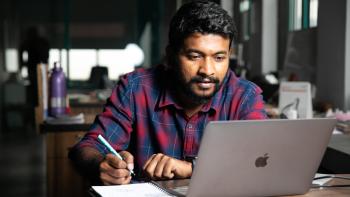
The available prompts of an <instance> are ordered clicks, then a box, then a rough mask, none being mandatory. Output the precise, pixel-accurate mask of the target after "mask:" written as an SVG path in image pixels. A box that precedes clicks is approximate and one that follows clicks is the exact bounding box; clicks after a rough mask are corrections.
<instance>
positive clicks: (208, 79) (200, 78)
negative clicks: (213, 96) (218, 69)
mask: <svg viewBox="0 0 350 197" xmlns="http://www.w3.org/2000/svg"><path fill="white" fill-rule="evenodd" d="M219 82H220V80H219V79H218V78H216V77H213V76H195V77H193V78H192V79H191V80H190V83H219Z"/></svg>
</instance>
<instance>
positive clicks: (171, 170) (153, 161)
mask: <svg viewBox="0 0 350 197" xmlns="http://www.w3.org/2000/svg"><path fill="white" fill-rule="evenodd" d="M143 170H144V172H145V174H146V175H147V176H149V177H150V178H151V179H154V180H164V179H172V178H189V177H191V175H192V164H191V163H190V162H187V161H182V160H178V159H175V158H173V157H169V156H167V155H164V154H162V153H158V154H154V155H152V156H151V157H150V158H149V159H148V160H147V161H146V163H145V165H144V166H143Z"/></svg>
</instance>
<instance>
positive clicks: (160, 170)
mask: <svg viewBox="0 0 350 197" xmlns="http://www.w3.org/2000/svg"><path fill="white" fill-rule="evenodd" d="M169 159H170V157H168V156H165V155H162V156H161V158H160V160H159V162H158V163H157V165H156V167H155V169H154V175H153V176H154V177H156V178H163V173H164V172H163V170H164V166H165V165H166V163H167V162H168V160H169Z"/></svg>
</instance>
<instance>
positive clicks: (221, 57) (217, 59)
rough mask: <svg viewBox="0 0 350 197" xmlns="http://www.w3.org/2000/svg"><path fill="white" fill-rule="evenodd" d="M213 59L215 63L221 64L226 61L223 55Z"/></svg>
mask: <svg viewBox="0 0 350 197" xmlns="http://www.w3.org/2000/svg"><path fill="white" fill-rule="evenodd" d="M214 59H215V61H216V62H222V61H224V60H225V59H226V56H225V55H215V57H214Z"/></svg>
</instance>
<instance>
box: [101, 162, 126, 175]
mask: <svg viewBox="0 0 350 197" xmlns="http://www.w3.org/2000/svg"><path fill="white" fill-rule="evenodd" d="M100 173H106V174H108V175H109V176H111V177H114V178H121V177H127V176H129V175H130V173H129V170H127V169H126V168H121V169H120V168H114V167H113V166H111V165H110V164H109V163H108V162H107V161H103V162H101V164H100Z"/></svg>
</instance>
